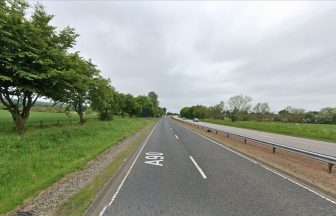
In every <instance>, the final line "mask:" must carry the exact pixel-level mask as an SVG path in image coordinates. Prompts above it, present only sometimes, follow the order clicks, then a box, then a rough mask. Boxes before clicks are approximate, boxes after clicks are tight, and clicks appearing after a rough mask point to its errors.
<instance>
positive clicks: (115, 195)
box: [99, 122, 159, 216]
mask: <svg viewBox="0 0 336 216" xmlns="http://www.w3.org/2000/svg"><path fill="white" fill-rule="evenodd" d="M158 123H159V122H158ZM158 123H156V125H155V126H154V127H153V129H152V131H151V132H150V134H149V135H148V137H147V139H146V141H145V144H144V145H143V146H142V147H141V149H140V151H139V153H138V155H137V156H136V158H135V159H134V161H133V163H132V165H131V167H130V168H129V170H128V171H127V173H126V175H125V177H124V179H123V180H122V181H121V183H120V185H119V187H118V189H117V191H116V192H115V193H114V194H113V196H112V199H111V201H110V202H109V203H108V204H107V205H106V206H104V208H103V209H102V210H101V211H100V213H99V216H102V215H103V214H104V212H105V211H106V209H107V207H109V206H111V205H112V203H113V202H114V200H115V198H116V197H117V195H118V193H119V191H120V189H121V187H122V186H123V184H124V183H125V181H126V179H127V177H128V175H129V174H130V172H131V170H132V168H133V166H134V164H135V162H136V161H137V159H138V157H139V155H140V154H141V152H142V150H143V148H144V147H145V145H146V144H147V142H148V140H149V138H150V137H151V136H152V134H153V131H154V129H155V128H156V126H157V125H158Z"/></svg>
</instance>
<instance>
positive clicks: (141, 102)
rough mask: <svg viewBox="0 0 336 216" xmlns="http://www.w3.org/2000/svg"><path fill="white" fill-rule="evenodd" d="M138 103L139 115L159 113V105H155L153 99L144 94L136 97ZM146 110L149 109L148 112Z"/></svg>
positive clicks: (145, 115)
mask: <svg viewBox="0 0 336 216" xmlns="http://www.w3.org/2000/svg"><path fill="white" fill-rule="evenodd" d="M135 101H136V104H137V105H138V106H139V110H138V113H137V115H138V116H141V115H142V116H144V117H147V115H149V116H156V115H157V107H154V105H153V102H152V100H151V99H150V98H149V97H147V96H144V95H139V96H138V97H136V98H135ZM145 110H147V111H148V113H147V114H146V113H145Z"/></svg>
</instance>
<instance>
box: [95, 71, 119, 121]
mask: <svg viewBox="0 0 336 216" xmlns="http://www.w3.org/2000/svg"><path fill="white" fill-rule="evenodd" d="M93 81H94V85H93V86H92V88H91V89H90V93H89V95H90V101H91V107H92V108H93V110H95V111H98V112H99V119H100V120H111V119H112V118H113V111H115V110H116V104H115V101H114V95H115V94H114V88H113V87H112V85H111V82H110V80H109V79H104V78H102V77H98V78H95V79H94V80H93Z"/></svg>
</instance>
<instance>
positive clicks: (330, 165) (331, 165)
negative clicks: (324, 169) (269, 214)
mask: <svg viewBox="0 0 336 216" xmlns="http://www.w3.org/2000/svg"><path fill="white" fill-rule="evenodd" d="M333 165H334V164H332V163H328V173H331V170H332V167H333Z"/></svg>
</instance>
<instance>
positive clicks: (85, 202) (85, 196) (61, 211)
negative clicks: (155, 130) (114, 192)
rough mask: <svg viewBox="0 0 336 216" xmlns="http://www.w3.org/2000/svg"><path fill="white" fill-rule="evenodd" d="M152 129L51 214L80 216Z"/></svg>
mask: <svg viewBox="0 0 336 216" xmlns="http://www.w3.org/2000/svg"><path fill="white" fill-rule="evenodd" d="M151 128H152V127H149V128H147V129H146V131H144V132H143V133H142V134H141V136H139V137H138V138H137V139H136V140H134V141H133V142H132V143H131V144H130V145H129V146H128V147H127V149H126V150H125V151H123V152H122V153H121V154H120V155H119V156H118V157H117V158H116V159H115V160H114V161H113V162H112V163H111V164H110V165H108V166H107V167H106V168H105V169H104V170H103V171H102V173H101V174H100V175H99V176H97V177H96V178H95V180H93V181H92V182H91V183H90V184H89V185H88V186H86V187H85V188H84V189H83V190H81V191H80V192H78V193H76V194H74V195H72V196H71V197H70V198H69V199H68V200H67V201H66V202H64V203H63V204H62V205H61V206H60V207H59V208H58V209H57V210H56V212H55V213H54V214H53V215H55V216H63V215H64V216H67V215H72V216H80V215H83V213H84V212H85V211H86V209H88V208H89V206H90V205H91V203H92V202H93V201H94V200H95V199H96V197H97V195H98V194H99V191H100V190H101V188H102V187H103V186H104V185H105V184H106V183H107V182H108V181H109V180H110V179H111V176H114V175H115V174H116V172H117V171H118V170H119V168H120V167H121V165H122V164H123V162H124V160H125V159H126V158H128V157H129V155H130V154H132V153H133V152H134V151H135V150H136V149H137V148H138V146H139V145H140V143H142V142H143V141H144V140H145V138H146V137H147V135H148V134H149V132H150V130H151Z"/></svg>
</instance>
